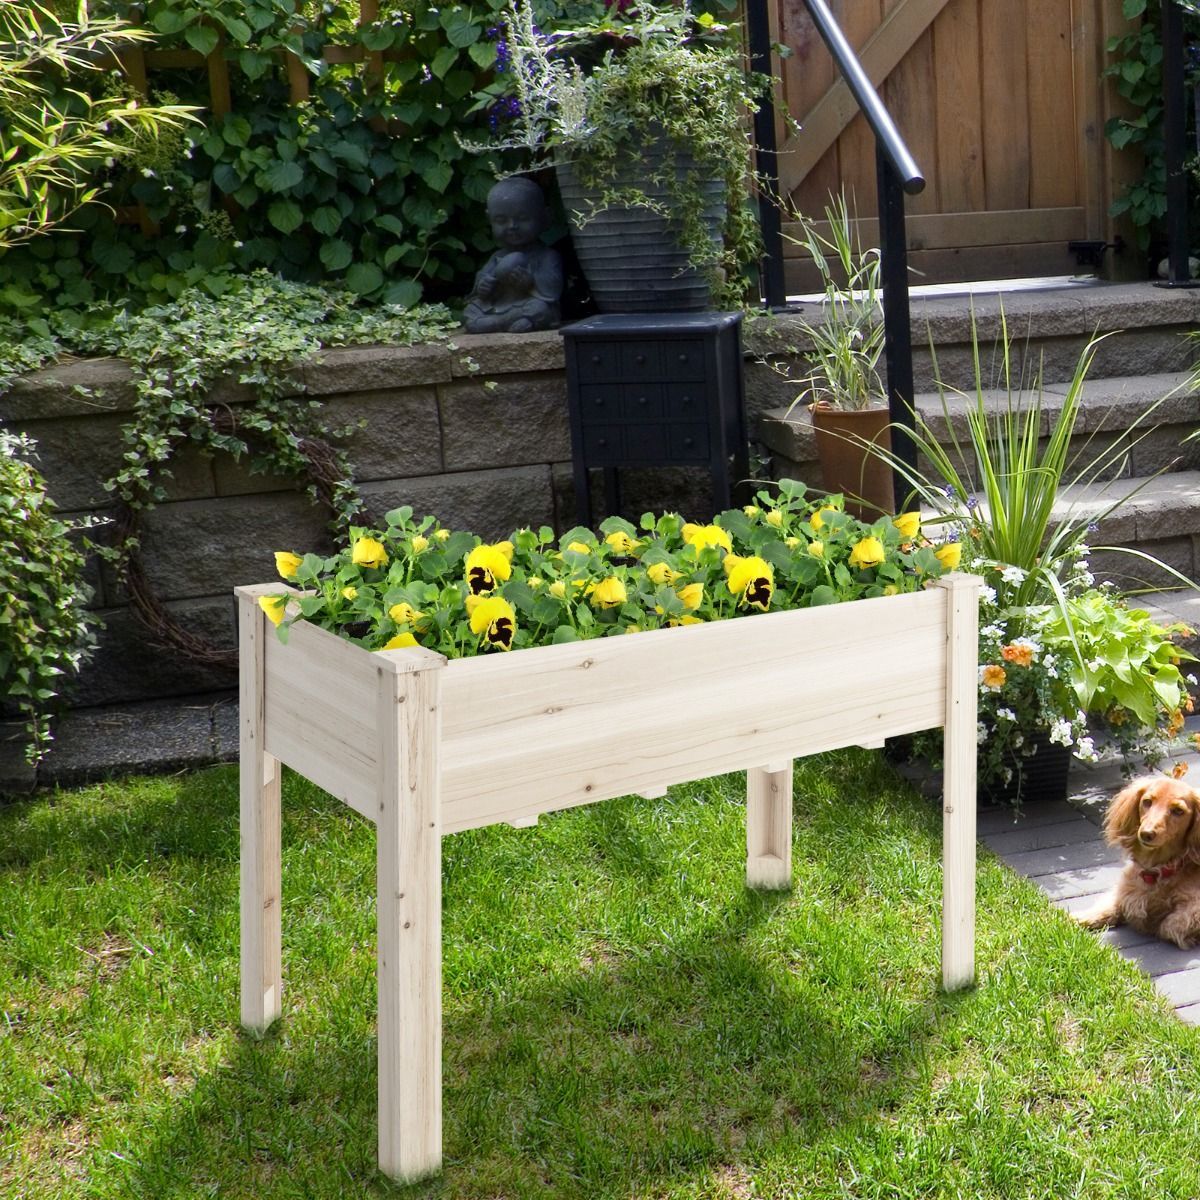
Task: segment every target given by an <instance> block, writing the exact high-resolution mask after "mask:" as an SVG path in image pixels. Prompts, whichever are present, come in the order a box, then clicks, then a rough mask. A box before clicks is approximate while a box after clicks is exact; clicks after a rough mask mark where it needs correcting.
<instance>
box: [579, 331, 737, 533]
mask: <svg viewBox="0 0 1200 1200" xmlns="http://www.w3.org/2000/svg"><path fill="white" fill-rule="evenodd" d="M741 327H742V314H741V313H630V314H621V315H609V316H602V317H589V318H588V319H587V320H586V321H578V322H576V323H575V324H574V325H568V326H567V327H566V328H564V329H562V330H561V331H560V332H561V333H562V336H563V340H564V343H565V347H566V359H567V399H568V404H569V408H570V415H571V447H572V457H573V460H574V470H575V500H576V505H577V508H578V512H579V520H580V522H581V523H582V524H588V523H589V521H590V514H591V486H590V481H589V475H588V472H589V470H590V469H591V468H592V467H601V468H603V469H604V484H605V493H606V496H605V500H606V505H605V509H606V511H607V512H616V511H617V510H618V509H619V508H620V504H621V498H620V490H619V478H618V475H617V470H618V468H620V467H678V466H692V467H707V468H708V470H709V472H710V474H711V476H712V485H713V500H714V503H715V505H716V507H717V508H728V507H729V506H730V505H731V504H732V502H733V494H732V490H731V482H732V483H733V484H735V485H736V484H739V483H741V482H742V481H744V480H746V479H747V477H748V476H749V463H748V455H747V444H746V420H745V403H744V396H743V383H742V341H741Z"/></svg>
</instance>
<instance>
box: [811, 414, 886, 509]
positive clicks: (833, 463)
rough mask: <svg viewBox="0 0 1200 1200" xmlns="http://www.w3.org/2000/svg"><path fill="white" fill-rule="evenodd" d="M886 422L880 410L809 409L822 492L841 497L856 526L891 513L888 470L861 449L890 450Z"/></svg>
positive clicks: (866, 451)
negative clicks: (814, 434) (855, 519)
mask: <svg viewBox="0 0 1200 1200" xmlns="http://www.w3.org/2000/svg"><path fill="white" fill-rule="evenodd" d="M890 421H891V416H890V414H889V413H888V410H887V409H886V408H882V407H881V408H864V409H860V410H857V411H855V410H843V409H839V408H822V407H821V406H820V405H816V406H814V407H813V409H812V423H813V431H814V432H815V433H816V436H817V458H818V459H819V460H820V463H821V476H822V478H823V479H824V481H825V490H826V491H829V492H841V493H842V494H843V495H845V497H846V511H847V512H848V513H850V514H851V515H852V516H855V517H857V518H858V519H859V520H860V521H875V520H878V518H879V515H880V513H885V512H892V511H893V509H894V506H895V498H894V496H893V493H892V470H891V468H890V467H889V466H888V465H887V463H885V462H884V461H883V460H882V459H879V458H876V457H875V456H874V455H873V454H871V453H870V452H869V451H868V450H867V449H866V447H865V446H863V445H862V442H870V443H872V444H873V445H876V446H881V447H883V448H884V449H890V448H891V444H892V438H891V431H890V430H889V429H888V424H889V422H890ZM859 439H861V441H860V440H859Z"/></svg>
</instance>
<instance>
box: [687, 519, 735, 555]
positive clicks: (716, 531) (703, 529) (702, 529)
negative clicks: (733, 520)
mask: <svg viewBox="0 0 1200 1200" xmlns="http://www.w3.org/2000/svg"><path fill="white" fill-rule="evenodd" d="M683 540H684V541H685V542H686V543H687V544H688V545H689V546H694V547H695V548H696V549H697V550H703V549H704V547H705V546H721V547H723V548H724V549H725V550H732V549H733V543H732V542H731V541H730V540H729V534H727V533H726V532H725V530H724V529H722V528H721V527H720V525H692V524H690V523H689V524H687V525H685V526H684V527H683Z"/></svg>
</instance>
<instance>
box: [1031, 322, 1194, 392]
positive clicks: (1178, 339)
mask: <svg viewBox="0 0 1200 1200" xmlns="http://www.w3.org/2000/svg"><path fill="white" fill-rule="evenodd" d="M1185 332H1186V330H1185V329H1184V328H1183V327H1178V326H1177V327H1174V328H1171V327H1167V328H1148V329H1131V330H1129V331H1128V332H1125V333H1117V334H1114V335H1113V336H1112V337H1110V338H1105V339H1104V341H1102V342H1101V343H1100V344H1099V345H1098V346H1097V347H1096V357H1095V359H1094V360H1093V362H1092V367H1091V370H1090V371H1089V372H1088V374H1089V377H1090V378H1093V379H1098V378H1108V377H1109V376H1117V375H1165V374H1170V373H1172V372H1176V371H1185V370H1187V368H1188V367H1190V366H1191V364H1192V363H1193V361H1194V360H1195V351H1194V349H1193V346H1192V343H1191V342H1190V341H1189V340H1188V339H1187V338H1186V337H1184V336H1183V335H1184V333H1185ZM1081 349H1082V347H1078V346H1074V345H1073V346H1071V347H1062V348H1061V349H1060V348H1059V347H1058V346H1057V345H1055V344H1054V343H1050V344H1047V359H1048V361H1050V360H1051V357H1052V356H1054V357H1053V362H1054V372H1053V373H1052V372H1051V370H1049V369H1047V372H1046V378H1047V379H1070V378H1071V373H1072V371H1073V369H1074V363H1075V360H1076V359H1077V358H1078V356H1079V353H1080V351H1081Z"/></svg>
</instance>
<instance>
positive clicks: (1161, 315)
mask: <svg viewBox="0 0 1200 1200" xmlns="http://www.w3.org/2000/svg"><path fill="white" fill-rule="evenodd" d="M980 287H981V289H983V290H978V291H975V292H968V293H965V294H963V295H958V296H943V295H939V296H930V297H914V298H913V300H912V303H911V311H912V340H913V359H914V361H913V370H914V378H915V386H916V390H917V391H918V392H926V391H933V390H935V389H936V387H937V381H938V380H939V379H940V380H941V381H942V382H943V383H944V384H945V385H946V386H948V387H953V388H962V389H973V388H974V386H975V365H974V351H973V349H972V344H971V328H972V322H974V327H975V330H976V334H977V338H978V344H979V359H980V376H981V382H982V384H983V386H984V387H995V386H998V385H999V384H1000V382H1001V380H1002V378H1003V374H1002V366H1003V353H1002V351H1001V350H999V348H998V347H999V344H1000V333H1001V328H1002V325H1006V326H1007V329H1008V340H1009V345H1010V347H1011V349H1010V354H1009V360H1010V368H1011V378H1012V380H1013V383H1014V386H1015V385H1016V384H1017V383H1018V381H1020V380H1022V379H1024V380H1025V381H1026V382H1029V381H1032V380H1033V379H1034V378H1035V377H1036V376H1037V375H1038V374H1040V376H1041V378H1042V380H1043V381H1044V382H1045V383H1062V382H1065V381H1067V380H1070V379H1071V377H1072V375H1073V374H1074V372H1075V367H1076V364H1077V362H1078V361H1079V357H1080V355H1081V353H1082V352H1083V350H1084V348H1085V347H1086V346H1087V345H1088V343H1089V341H1091V340H1092V339H1093V338H1095V337H1097V336H1098V335H1110V336H1106V337H1105V338H1104V340H1103V341H1102V342H1101V343H1100V344H1099V346H1098V347H1097V350H1096V356H1095V360H1094V362H1093V364H1092V367H1091V371H1090V375H1091V378H1093V379H1103V378H1112V377H1117V376H1124V375H1132V376H1136V375H1160V374H1166V373H1171V372H1175V371H1183V370H1186V369H1187V368H1188V367H1190V366H1191V365H1192V364H1193V363H1195V361H1196V359H1197V345H1196V343H1195V341H1194V340H1192V339H1191V338H1189V337H1188V336H1187V335H1188V334H1189V333H1191V332H1193V331H1195V330H1196V329H1197V328H1198V327H1200V290H1198V291H1191V290H1187V289H1177V290H1171V289H1165V288H1157V287H1155V286H1154V285H1153V284H1151V283H1119V284H1113V283H1104V282H1102V281H1098V280H1081V281H1074V282H1070V283H1063V284H1061V285H1059V286H1053V287H1047V288H1044V289H1038V290H1029V291H1001V290H999V289H998V288H997V287H996V286H995V285H980ZM821 312H822V306H821V305H820V304H819V303H816V302H808V303H805V304H802V305H801V306H800V308H799V310H798V311H796V312H794V313H779V314H773V315H766V314H764V315H761V316H756V317H754V318H751V319H748V320H747V323H746V327H745V331H744V342H745V345H746V349H747V350H748V351H749V352H750V354H751V356H752V359H753V358H756V359H757V360H758V361H751V362H749V363H748V364H747V372H748V375H751V376H753V377H754V387H753V390H754V392H755V394H756V396H760V397H762V399H760V400H758V401H757V403H758V404H759V405H760V407H761V409H764V410H765V409H769V408H773V407H785V406H787V405H788V404H790V403H791V402H792V401H793V400H794V399H795V398H796V395H797V393H798V392H799V391H800V390H801V385H800V383H799V382H798V380H799V379H800V378H801V377H802V376H803V375H804V373H805V370H806V368H804V366H803V364H802V363H801V364H800V365H799V366H798V365H797V361H796V360H797V356H798V355H802V354H803V352H804V351H805V350H806V349H807V348H808V345H809V343H808V342H807V340H806V338H805V337H804V335H803V333H802V331H801V329H800V325H801V323H802V322H804V321H807V322H808V323H810V324H816V323H817V322H818V321H819V320H820V317H821ZM935 362H936V369H935ZM752 415H757V414H752Z"/></svg>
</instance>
